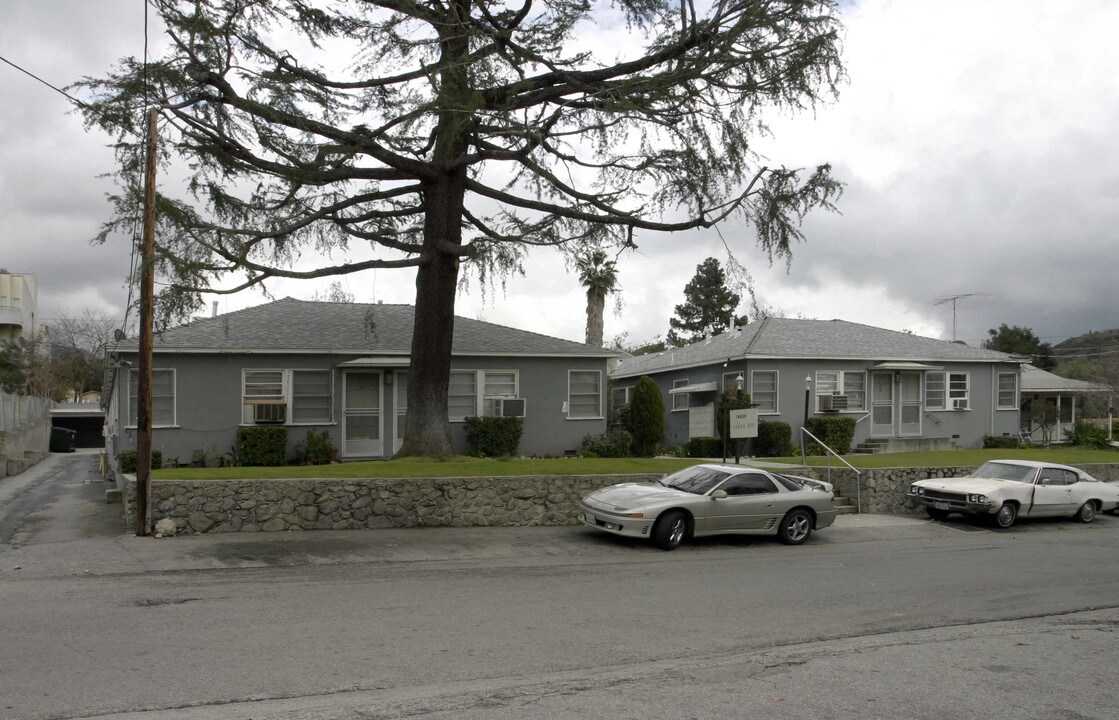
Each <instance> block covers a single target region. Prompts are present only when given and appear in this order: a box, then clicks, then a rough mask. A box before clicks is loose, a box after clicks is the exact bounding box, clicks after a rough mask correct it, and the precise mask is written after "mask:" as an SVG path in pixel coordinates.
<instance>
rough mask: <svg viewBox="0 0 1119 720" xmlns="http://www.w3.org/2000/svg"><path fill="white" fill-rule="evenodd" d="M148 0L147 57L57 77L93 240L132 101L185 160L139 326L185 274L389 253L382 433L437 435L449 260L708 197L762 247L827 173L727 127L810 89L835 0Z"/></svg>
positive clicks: (364, 266)
mask: <svg viewBox="0 0 1119 720" xmlns="http://www.w3.org/2000/svg"><path fill="white" fill-rule="evenodd" d="M148 4H149V7H151V8H152V9H153V10H154V11H155V13H157V14H158V17H157V18H153V25H154V24H156V23H155V21H156V20H157V21H158V24H159V25H161V26H162V27H163V29H164V31H165V33H166V39H167V41H166V42H165V43H163V46H164V47H165V48H166V49H165V51H164V52H163V53H162V55H161V56H159V57H155V58H153V59H151V60H149V61H147V62H145V61H144V59H140V58H127V59H125V60H123V61H122V62H121V64H120V65H119V66H118V67H117V68H116V69H115V70H114V72H113V73H112V74H110V75H109V76H108V77H105V78H101V79H87V80H85V81H83V82H82V83H80V84H79V85H78V86H77V89H78V90H84V91H87V98H88V101H89V102H88V104H86V105H84V106H83V108H82V112H83V113H85V117H86V120H87V122H88V123H89V124H90V125H95V126H99V127H101V128H104V129H106V130H108V131H109V132H111V133H113V134H114V135H115V137H117V138H119V143H118V144H117V145H116V147H117V150H118V154H119V158H120V164H121V187H122V189H123V192H121V193H120V194H119V195H117V196H116V197H115V198H114V199H113V200H114V202H115V208H116V214H115V216H114V218H113V220H112V221H111V222H110V223H108V224H107V225H106V227H105V228H104V230H103V233H102V237H103V238H104V237H106V236H107V235H108V234H109V233H113V232H117V231H123V232H127V231H129V230H130V229H131V228H132V227H133V226H134V224H135V223H136V221H137V217H138V215H139V213H140V207H141V202H140V196H141V184H140V183H139V182H138V180H137V176H138V174H139V173H140V172H142V168H143V161H142V151H143V142H142V141H141V140H140V138H141V137H142V136H143V134H144V132H143V128H144V111H145V110H146V109H147V107H151V106H153V105H154V106H157V107H160V108H161V112H162V116H163V117H162V122H161V123H160V134H161V136H162V137H161V138H160V142H159V148H160V153H161V156H160V160H161V161H162V162H163V163H164V164H165V165H166V166H170V168H169V169H170V170H172V171H173V172H170V173H167V174H166V175H164V177H177V176H178V177H181V176H182V175H186V176H188V182H187V185H186V187H185V189H167V184H166V181H165V183H164V187H163V188H161V190H162V192H161V194H160V197H159V200H158V208H159V221H158V222H159V227H158V250H157V255H158V258H157V263H158V265H157V271H158V272H159V273H160V274H161V276H162V277H163V278H164V279H165V280H166V285H164V289H163V290H162V291H161V292H160V297H159V309H160V317H161V318H162V320H163V321H164V322H170V321H172V320H174V319H177V318H179V317H185V316H189V314H190V313H191V312H192V311H193V310H194V309H195V308H197V307H198V306H199V305H200V304H201V302H202V295H201V293H203V292H215V291H220V292H236V291H238V290H241V289H244V288H248V287H251V286H254V285H260V284H263V283H266V282H268V281H269V280H271V279H273V278H278V277H285V278H316V277H323V276H326V275H338V274H347V273H354V272H359V271H363V270H369V269H376V268H411V269H412V271H413V272H415V273H416V302H415V305H416V329H415V332H414V333H413V341H412V342H413V344H412V348H411V363H412V365H411V371H410V375H409V378H410V379H409V383H408V416H407V423H406V429H405V437H404V444H403V448H402V450H401V453H402V454H417V455H445V454H449V453H451V452H452V447H451V441H450V432H449V426H448V423H447V386H448V380H449V377H450V357H451V338H452V333H453V323H454V309H455V293H456V290H457V288H458V284H459V282H460V280H461V279H462V278H461V272H462V271H464V270H465V271H472V272H474V273H476V274H477V275H479V276H480V277H481V279H482V281H483V282H485V281H487V279H489V278H492V277H493V276H494V275H495V274H496V275H501V274H502V273H508V272H516V271H518V270H519V269H520V267H521V258H522V254H523V252H524V251H525V249H526V248H528V247H534V246H542V245H543V246H548V245H560V244H564V243H576V244H586V245H588V246H592V247H606V246H614V247H615V248H619V247H636V246H637V241H638V239H639V238H640V235H641V234H642V233H644V232H652V231H665V232H672V231H682V230H689V229H694V228H703V227H711V226H712V225H715V224H716V223H718V222H720V221H722V220H723V219H725V218H728V217H731V216H733V215H738V216H740V217H742V218H744V219H745V220H746V221H747V222H750V223H752V224H753V225H754V226H755V229H756V231H757V233H758V238H759V242H760V244H761V246H762V248H763V249H764V250H765V251H766V252H768V253H769V254H770V256H771V257H772V256H773V255H777V256H779V257H787V256H788V254H789V248H790V243H791V241H794V240H796V239H798V238H799V237H800V230H799V224H800V220H801V219H802V218H803V216H804V214H805V213H806V212H808V211H809V210H811V209H812V208H815V207H830V206H831V202H832V200H834V198H835V197H836V195H837V194H838V192H839V189H840V188H839V184H838V183H837V182H836V181H835V180H834V179H833V178H832V177H831V175H830V168H829V167H828V166H826V165H821V166H819V167H817V168H815V169H813V170H810V171H808V172H803V173H802V172H800V171H799V170H798V169H795V168H786V167H782V166H780V165H774V164H768V163H767V164H762V162H760V160H759V158H758V157H757V156H756V155H755V154H754V152H753V151H752V148H751V142H752V140H753V139H754V137H756V136H757V135H758V133H759V132H763V131H764V124H763V120H762V117H761V111H762V110H763V109H764V108H767V107H777V108H780V109H783V110H788V109H791V110H799V109H804V108H808V107H811V106H812V105H814V104H815V103H816V102H817V101H819V100H821V99H823V98H828V97H831V96H833V94H834V91H835V89H836V85H837V83H838V82H839V81H840V80H841V78H842V73H843V71H842V67H841V64H840V59H839V40H838V38H839V26H838V21H837V19H836V6H835V2H834V0H726V1H725V2H717V3H706V4H702V5H696V4H693V3H691V2H679V3H677V2H669V1H668V0H614V1H613V2H606V1H605V0H590V1H589V2H588V1H586V0H542V1H538V2H535V3H534V2H528V1H526V2H524V4H523V5H520V6H518V5H517V4H516V2H513V3H509V2H506V1H505V0H502V1H500V2H491V1H490V0H405V1H403V2H402V1H401V0H334V1H333V2H330V3H324V2H311V1H310V0H149V2H148ZM603 28H609V36H608V37H609V39H608V40H606V39H603V40H602V41H601V42H598V43H593V42H590V40H589V39H590V38H591V36H592V35H593V34H595V33H601V32H603V31H602V29H603ZM669 213H671V218H672V219H670V220H669V219H666V216H667V215H669Z"/></svg>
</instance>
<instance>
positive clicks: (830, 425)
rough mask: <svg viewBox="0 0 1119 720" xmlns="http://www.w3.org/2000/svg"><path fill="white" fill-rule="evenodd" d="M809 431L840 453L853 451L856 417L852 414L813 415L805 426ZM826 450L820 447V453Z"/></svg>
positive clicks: (844, 453)
mask: <svg viewBox="0 0 1119 720" xmlns="http://www.w3.org/2000/svg"><path fill="white" fill-rule="evenodd" d="M805 427H807V428H808V432H810V433H812V434H813V435H815V436H816V437H818V438H820V440H821V442H823V443H824V444H825V445H827V446H828V447H830V448H831V449H832V450H835V451H836V452H837V453H839V454H840V455H846V454H847V453H849V452H851V443H852V442H853V441H854V439H855V418H853V417H851V416H850V415H813V416H812V417H810V418H808V424H807V425H806V426H805ZM824 452H826V451H825V450H824V449H823V448H820V454H821V455H822V454H824Z"/></svg>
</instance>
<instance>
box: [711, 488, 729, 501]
mask: <svg viewBox="0 0 1119 720" xmlns="http://www.w3.org/2000/svg"><path fill="white" fill-rule="evenodd" d="M726 496H727V491H726V490H716V491H715V492H713V493H711V499H712V500H722V499H723V498H725V497H726Z"/></svg>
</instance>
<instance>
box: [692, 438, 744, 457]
mask: <svg viewBox="0 0 1119 720" xmlns="http://www.w3.org/2000/svg"><path fill="white" fill-rule="evenodd" d="M727 449H728V450H729V449H730V445H728V446H727ZM731 454H733V451H732V453H731ZM722 456H723V439H722V438H692V439H691V440H688V444H687V445H685V446H684V455H683V457H690V458H721V457H722Z"/></svg>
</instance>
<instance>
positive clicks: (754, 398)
mask: <svg viewBox="0 0 1119 720" xmlns="http://www.w3.org/2000/svg"><path fill="white" fill-rule="evenodd" d="M759 374H761V375H772V376H773V391H772V392H773V409H772V410H770V409H767V408H765V407H763V405H762V403H760V402H758V391H757V389H756V388H757V377H758V375H759ZM766 392H769V391H766ZM750 402H751V403H753V404H754V405H755V406H756V407H757V408H758V414H759V415H780V414H781V371H780V370H751V371H750Z"/></svg>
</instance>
